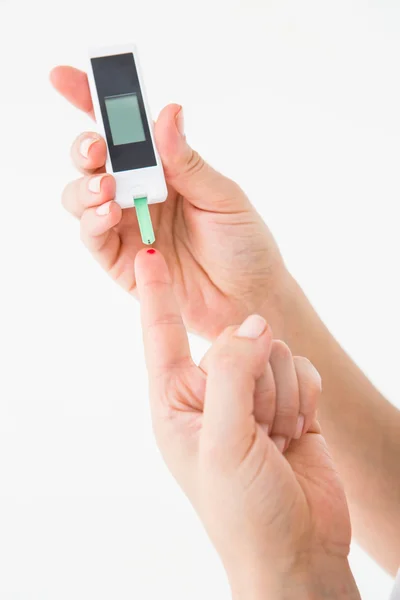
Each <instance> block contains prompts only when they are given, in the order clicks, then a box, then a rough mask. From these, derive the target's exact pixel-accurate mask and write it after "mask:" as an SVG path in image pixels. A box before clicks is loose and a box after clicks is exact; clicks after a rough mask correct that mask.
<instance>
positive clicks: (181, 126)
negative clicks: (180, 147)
mask: <svg viewBox="0 0 400 600" xmlns="http://www.w3.org/2000/svg"><path fill="white" fill-rule="evenodd" d="M175 122H176V127H177V129H178V131H179V134H180V135H182V136H184V135H185V117H184V116H183V108H182V106H181V109H180V111H179V112H178V114H177V115H176V117H175Z"/></svg>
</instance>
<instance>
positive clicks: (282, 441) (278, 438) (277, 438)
mask: <svg viewBox="0 0 400 600" xmlns="http://www.w3.org/2000/svg"><path fill="white" fill-rule="evenodd" d="M271 440H272V441H273V442H274V444H275V446H276V447H277V448H278V450H279V452H280V453H281V454H282V453H283V451H284V449H285V446H286V438H285V437H283V436H282V435H272V436H271Z"/></svg>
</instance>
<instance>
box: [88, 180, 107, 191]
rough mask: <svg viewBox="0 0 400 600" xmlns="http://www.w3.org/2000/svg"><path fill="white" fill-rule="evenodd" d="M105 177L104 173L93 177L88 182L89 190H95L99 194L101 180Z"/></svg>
mask: <svg viewBox="0 0 400 600" xmlns="http://www.w3.org/2000/svg"><path fill="white" fill-rule="evenodd" d="M103 177H104V175H96V177H91V178H90V179H89V183H88V188H89V191H91V192H93V193H94V194H98V193H99V192H100V189H101V180H102V179H103Z"/></svg>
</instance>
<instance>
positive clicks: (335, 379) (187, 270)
mask: <svg viewBox="0 0 400 600" xmlns="http://www.w3.org/2000/svg"><path fill="white" fill-rule="evenodd" d="M51 79H52V83H53V85H54V86H55V87H56V89H57V90H58V91H59V92H60V93H62V94H63V95H64V97H65V98H67V99H68V100H69V101H70V102H72V104H74V105H75V106H76V107H78V108H79V109H81V110H84V111H85V112H86V113H87V114H88V115H90V116H92V117H93V108H92V103H91V99H90V93H89V88H88V84H87V78H86V75H85V74H84V73H82V72H80V71H77V70H76V69H73V68H72V67H58V68H56V69H55V70H53V72H52V74H51ZM155 137H156V142H157V147H158V150H159V152H160V155H161V158H162V161H163V165H164V169H165V173H166V178H167V182H168V185H169V192H170V193H169V197H168V200H167V202H166V203H164V204H162V205H160V206H154V207H152V217H153V221H154V224H155V229H156V237H157V243H156V247H157V248H158V249H160V250H161V251H162V253H163V254H164V255H165V258H166V261H167V264H168V267H169V269H170V271H171V275H172V281H173V288H174V293H175V295H176V297H177V301H178V304H179V306H180V310H181V312H182V315H183V319H184V322H185V323H186V324H187V326H188V327H189V328H190V329H191V330H192V331H195V332H196V333H199V334H200V335H203V336H204V337H206V338H208V339H210V340H213V339H215V338H216V337H217V336H218V335H219V334H220V333H221V332H222V331H223V330H224V328H225V327H227V326H228V325H230V324H231V323H238V322H240V321H241V320H243V319H244V318H245V317H246V316H247V315H249V314H251V313H254V312H256V313H258V314H260V315H262V316H264V317H265V318H266V319H267V320H268V322H269V323H270V324H271V326H272V328H273V330H274V334H275V335H276V336H277V337H278V338H280V339H282V340H284V341H285V342H286V343H287V344H288V346H289V347H290V349H291V350H292V352H293V353H294V354H299V355H302V356H307V358H309V359H310V360H311V361H312V362H313V364H314V365H315V366H316V368H317V369H318V371H319V373H320V374H321V376H322V380H323V382H324V383H323V395H322V401H321V403H320V411H319V420H320V422H321V425H322V428H323V431H324V436H325V438H326V440H327V442H328V444H329V446H330V448H331V450H332V454H333V458H334V460H335V463H336V464H337V467H338V470H339V473H340V475H341V477H342V478H343V480H344V484H345V489H346V494H347V497H348V501H349V506H350V514H351V518H352V523H353V527H354V531H355V535H356V537H357V539H358V540H359V541H360V542H361V543H362V544H363V546H364V547H365V548H366V549H367V550H368V551H369V552H370V553H371V555H372V556H373V557H374V558H375V559H376V560H377V561H378V562H380V564H381V565H382V566H384V567H385V568H386V569H387V570H388V571H390V572H391V573H395V572H396V570H397V568H398V565H399V564H400V469H399V466H398V465H399V457H400V413H399V412H398V411H397V410H396V409H395V408H394V407H393V406H392V405H391V404H390V403H389V402H388V401H387V400H386V399H384V398H383V397H382V396H381V394H379V392H378V391H377V390H376V389H375V388H374V387H373V386H372V384H371V383H370V382H369V381H368V379H367V378H366V377H365V376H364V375H363V374H362V373H361V372H360V371H359V369H358V368H357V366H356V365H355V364H354V363H353V362H352V361H351V359H350V358H349V357H348V356H347V355H346V354H345V352H344V351H343V350H342V349H341V348H340V346H339V345H338V344H337V342H336V341H335V340H334V339H333V337H332V336H331V335H330V333H329V332H328V331H327V329H326V328H325V326H324V325H323V323H322V322H321V321H320V319H319V317H318V315H317V314H316V313H315V311H314V310H313V308H312V306H311V304H310V303H309V301H308V300H307V299H306V298H305V296H304V294H303V292H302V290H301V289H300V287H299V286H298V284H297V283H296V282H295V281H294V280H293V278H292V277H291V275H290V274H289V273H288V271H287V269H286V267H285V265H284V262H283V260H282V257H281V255H280V252H279V249H278V247H277V245H276V243H275V241H274V238H273V236H272V235H271V233H270V231H269V230H268V228H267V226H266V225H265V223H264V222H263V221H262V219H261V218H260V216H259V215H258V214H257V212H256V211H255V210H254V208H253V207H252V205H251V203H250V201H249V200H248V198H247V197H246V195H245V194H244V192H243V191H242V190H241V189H240V188H239V186H237V184H235V183H234V182H232V181H231V180H229V179H227V178H226V177H223V176H222V175H221V174H220V173H217V172H216V171H215V170H214V169H212V168H211V167H210V166H209V165H207V164H206V163H205V162H204V161H203V160H202V158H201V157H200V156H199V155H198V154H197V153H196V152H195V151H194V150H192V149H191V148H190V146H189V145H188V144H187V141H186V138H185V137H184V135H183V118H182V110H181V107H180V106H178V105H170V106H167V107H166V108H165V109H164V110H163V111H162V112H161V114H160V116H159V118H158V120H157V123H156V125H155ZM87 140H92V141H94V143H92V144H91V145H90V146H89V142H88V141H87ZM82 150H83V154H82ZM72 155H73V159H74V162H75V164H76V166H77V167H78V169H79V170H80V171H83V174H84V176H83V178H81V179H80V180H78V181H76V182H72V183H71V184H69V185H68V186H67V188H66V189H65V191H64V194H63V203H64V206H65V207H66V209H67V210H68V211H70V212H71V213H73V214H74V215H75V216H77V217H78V218H79V219H80V222H81V236H82V239H83V241H84V242H85V244H86V245H87V247H88V248H89V250H90V251H91V252H92V253H93V255H94V257H95V258H96V260H98V261H99V262H100V263H101V264H102V266H103V267H104V268H105V270H106V271H107V272H108V273H109V274H110V276H111V277H112V278H113V279H114V280H115V281H116V282H118V283H119V284H120V285H122V286H123V287H124V288H125V289H126V290H127V291H129V292H130V293H135V292H136V280H135V276H134V268H133V264H134V259H135V256H136V254H137V252H138V251H139V249H140V247H141V242H140V236H139V231H138V226H137V223H136V217H135V214H134V212H133V210H132V211H131V210H124V211H121V209H120V208H119V206H118V205H117V204H116V203H115V202H113V197H114V193H115V184H114V180H113V178H112V176H110V175H106V176H104V177H103V178H102V180H101V181H100V182H99V181H98V180H97V181H96V182H94V181H93V182H92V183H93V184H94V183H97V184H99V191H98V192H92V191H90V189H89V185H90V182H91V181H92V180H94V179H95V178H96V177H98V176H99V174H102V173H104V164H105V156H106V147H105V143H104V140H101V139H100V138H99V136H98V134H94V133H85V134H82V135H81V136H80V137H79V138H78V140H77V141H76V142H75V143H74V146H73V150H72ZM244 159H245V157H244ZM94 189H96V186H95V188H94ZM97 211H99V212H97ZM284 410H285V409H284ZM294 421H295V419H294V418H293V419H292V420H291V421H289V423H287V422H286V421H285V420H284V419H278V420H277V421H276V423H275V421H274V423H273V424H272V431H271V432H270V433H271V434H272V435H273V436H277V437H280V438H282V437H283V438H285V440H286V441H285V447H288V445H289V442H290V440H291V439H292V438H293V432H294V430H295V425H294Z"/></svg>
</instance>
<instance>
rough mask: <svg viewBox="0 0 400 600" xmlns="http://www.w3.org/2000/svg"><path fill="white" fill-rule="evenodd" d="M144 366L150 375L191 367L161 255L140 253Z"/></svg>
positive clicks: (138, 276) (137, 262) (138, 269)
mask: <svg viewBox="0 0 400 600" xmlns="http://www.w3.org/2000/svg"><path fill="white" fill-rule="evenodd" d="M135 275H136V285H137V290H138V294H139V300H140V310H141V318H142V327H143V341H144V346H145V354H146V363H147V368H148V371H149V374H150V376H152V375H156V376H157V375H159V374H160V373H161V372H162V371H168V370H170V369H175V368H184V367H188V366H191V365H192V364H193V363H192V359H191V356H190V348H189V341H188V337H187V332H186V328H185V326H184V324H183V321H182V316H181V313H180V310H179V306H178V303H177V300H176V298H175V294H174V291H173V287H172V281H171V277H170V274H169V271H168V267H167V264H166V262H165V260H164V258H163V256H162V254H161V253H160V252H158V251H157V250H154V249H153V248H150V249H148V250H141V251H140V252H139V253H138V254H137V255H136V259H135Z"/></svg>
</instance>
